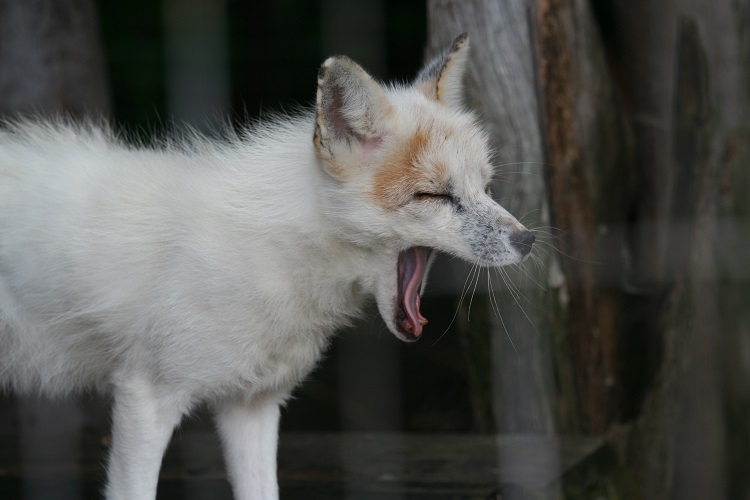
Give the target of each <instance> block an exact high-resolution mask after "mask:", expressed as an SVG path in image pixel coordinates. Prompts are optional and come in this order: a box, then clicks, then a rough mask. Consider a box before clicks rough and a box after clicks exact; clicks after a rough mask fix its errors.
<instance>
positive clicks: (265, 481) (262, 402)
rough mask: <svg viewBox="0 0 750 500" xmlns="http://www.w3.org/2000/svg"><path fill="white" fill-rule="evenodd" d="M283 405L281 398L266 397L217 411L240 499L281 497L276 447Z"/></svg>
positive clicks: (232, 475) (227, 406)
mask: <svg viewBox="0 0 750 500" xmlns="http://www.w3.org/2000/svg"><path fill="white" fill-rule="evenodd" d="M280 402H281V399H279V398H277V397H262V398H256V399H254V400H252V401H250V402H231V403H227V404H225V405H224V406H222V407H221V408H219V410H218V412H217V415H216V421H217V424H218V428H219V433H220V435H221V441H222V444H223V445H224V459H225V461H226V466H227V472H228V473H229V479H230V481H231V483H232V489H233V490H234V495H235V497H236V498H237V500H274V499H277V498H278V497H279V489H278V484H277V480H276V447H277V444H278V437H279V413H280V412H279V405H280Z"/></svg>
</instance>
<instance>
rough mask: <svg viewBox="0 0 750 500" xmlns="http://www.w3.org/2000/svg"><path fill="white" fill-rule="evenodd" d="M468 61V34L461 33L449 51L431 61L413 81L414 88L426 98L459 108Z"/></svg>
mask: <svg viewBox="0 0 750 500" xmlns="http://www.w3.org/2000/svg"><path fill="white" fill-rule="evenodd" d="M468 60H469V34H468V33H463V34H461V35H459V36H458V38H456V39H455V40H454V41H453V45H452V46H451V48H450V49H448V50H446V51H445V52H443V53H442V54H440V55H439V56H437V57H435V58H434V59H432V60H431V61H430V62H429V63H427V65H425V67H424V68H422V71H420V72H419V74H418V75H417V78H416V79H415V80H414V86H415V87H416V88H418V89H419V90H421V91H422V92H423V93H424V94H425V95H426V96H427V97H429V98H431V99H435V100H436V101H439V102H442V103H443V104H445V105H447V106H461V103H462V102H463V90H464V86H463V79H464V73H465V71H466V63H467V62H468Z"/></svg>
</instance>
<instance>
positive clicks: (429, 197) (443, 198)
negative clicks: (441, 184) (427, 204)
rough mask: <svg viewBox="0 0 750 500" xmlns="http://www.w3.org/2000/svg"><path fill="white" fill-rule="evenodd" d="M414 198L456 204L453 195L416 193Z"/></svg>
mask: <svg viewBox="0 0 750 500" xmlns="http://www.w3.org/2000/svg"><path fill="white" fill-rule="evenodd" d="M414 198H416V199H417V200H434V201H446V202H448V203H456V199H455V198H454V197H453V195H451V194H448V193H414Z"/></svg>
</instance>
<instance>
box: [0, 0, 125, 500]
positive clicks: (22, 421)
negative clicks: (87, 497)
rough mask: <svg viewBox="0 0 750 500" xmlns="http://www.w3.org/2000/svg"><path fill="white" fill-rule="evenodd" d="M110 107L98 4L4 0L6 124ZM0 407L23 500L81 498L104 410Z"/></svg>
mask: <svg viewBox="0 0 750 500" xmlns="http://www.w3.org/2000/svg"><path fill="white" fill-rule="evenodd" d="M110 107H111V106H110V96H109V86H108V81H107V74H106V71H105V65H104V57H103V51H102V47H101V43H100V37H99V20H98V12H97V9H96V5H95V3H94V2H92V1H91V0H68V1H65V2H59V1H57V0H25V1H23V2H19V1H16V0H0V118H15V117H18V116H23V115H26V116H29V115H34V116H46V117H54V116H58V115H60V116H65V117H71V118H73V119H81V118H84V117H86V118H93V119H99V118H106V117H108V115H109V113H110ZM14 402H15V405H14ZM0 408H1V409H2V411H3V412H5V411H6V410H15V412H16V415H17V419H18V455H17V457H18V460H19V462H20V464H19V465H20V467H19V468H20V476H21V478H20V479H21V498H23V499H24V500H57V499H60V500H64V499H70V498H81V497H82V496H83V489H82V487H81V484H80V483H79V482H78V481H77V480H76V476H77V475H78V471H79V469H78V468H79V465H80V463H81V458H82V457H81V446H80V443H81V430H82V429H83V428H84V427H86V426H89V425H95V424H94V420H93V419H92V414H93V415H96V414H97V412H95V411H89V409H85V410H84V409H82V408H81V404H80V402H79V401H73V400H63V401H59V402H56V403H51V402H50V401H48V400H46V399H42V398H39V397H36V396H26V397H19V398H18V399H15V400H13V399H10V400H8V399H6V400H2V401H0ZM96 416H98V415H96ZM11 425H13V424H11ZM40 471H41V472H40ZM40 476H43V477H42V478H43V479H45V480H44V481H40Z"/></svg>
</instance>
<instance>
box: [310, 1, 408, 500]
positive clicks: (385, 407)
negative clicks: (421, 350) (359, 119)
mask: <svg viewBox="0 0 750 500" xmlns="http://www.w3.org/2000/svg"><path fill="white" fill-rule="evenodd" d="M321 33H322V35H321V40H322V42H321V45H322V46H321V48H322V51H323V58H325V57H328V56H331V55H346V56H349V57H351V58H352V59H353V60H355V61H356V62H357V63H359V64H360V65H362V66H363V67H364V68H365V70H366V71H367V72H368V73H370V74H371V75H372V76H373V77H375V78H376V79H384V78H385V77H386V76H387V75H386V62H387V61H386V52H385V4H384V2H383V0H365V1H361V2H352V1H349V0H322V1H321ZM375 315H376V313H375V311H374V310H372V311H371V315H370V317H371V318H373V319H374V317H375ZM361 325H362V324H361V323H360V326H361ZM359 330H361V331H357V332H353V333H352V334H350V335H343V336H341V337H340V338H339V339H338V363H339V365H338V370H339V377H338V378H339V382H338V383H339V397H340V402H339V408H340V412H341V422H342V424H341V431H342V432H352V431H355V432H356V431H360V432H361V431H373V430H378V431H400V430H401V428H402V405H401V386H400V384H401V365H400V352H399V348H400V346H399V345H398V341H397V340H395V339H394V338H393V336H392V335H391V334H390V333H389V332H388V331H387V330H386V328H385V326H384V325H383V324H382V322H380V321H379V320H374V321H372V322H371V323H370V325H368V326H366V327H360V328H359ZM347 442H348V441H347V440H344V441H343V443H347ZM355 451H356V450H349V449H347V447H346V446H345V445H344V446H343V447H342V450H341V453H342V456H341V463H342V464H343V467H344V468H345V474H346V486H345V488H346V493H345V498H359V495H358V493H360V494H361V491H359V492H358V491H357V488H356V484H355V482H354V481H353V479H354V478H353V476H352V473H351V472H352V471H357V470H360V471H361V470H363V469H364V468H366V465H367V464H362V463H361V458H360V457H359V456H358V453H356V452H355ZM392 464H393V470H394V474H393V475H394V476H398V473H399V472H400V469H401V464H402V458H401V457H393V462H392ZM393 498H399V497H398V496H394V497H393Z"/></svg>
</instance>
